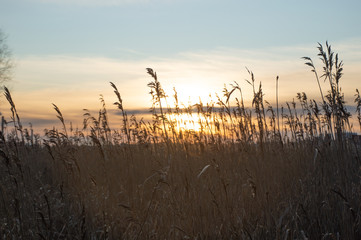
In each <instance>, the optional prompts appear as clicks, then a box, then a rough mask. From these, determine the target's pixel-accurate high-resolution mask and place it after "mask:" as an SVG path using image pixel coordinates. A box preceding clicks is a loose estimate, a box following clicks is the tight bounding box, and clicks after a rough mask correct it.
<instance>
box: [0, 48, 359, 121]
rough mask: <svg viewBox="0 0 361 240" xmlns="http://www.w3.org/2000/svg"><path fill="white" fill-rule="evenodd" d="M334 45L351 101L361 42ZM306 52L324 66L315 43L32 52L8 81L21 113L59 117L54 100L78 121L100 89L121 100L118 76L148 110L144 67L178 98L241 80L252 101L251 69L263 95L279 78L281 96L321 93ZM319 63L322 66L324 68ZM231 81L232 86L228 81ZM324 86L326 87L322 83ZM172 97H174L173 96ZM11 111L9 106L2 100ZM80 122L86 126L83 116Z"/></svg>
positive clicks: (126, 94) (125, 93)
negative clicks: (133, 52) (107, 54)
mask: <svg viewBox="0 0 361 240" xmlns="http://www.w3.org/2000/svg"><path fill="white" fill-rule="evenodd" d="M334 50H335V51H336V52H339V53H340V58H341V59H343V60H344V61H345V67H344V69H345V75H344V78H343V81H342V83H341V84H342V89H343V91H344V92H345V95H346V97H348V98H347V101H348V103H349V104H350V103H352V97H353V95H354V92H355V88H361V86H360V83H359V76H360V75H361V70H360V67H359V66H360V64H361V59H360V58H359V57H358V56H361V47H360V46H359V45H358V44H357V43H355V42H349V43H336V44H335V48H334ZM302 56H310V57H312V58H313V59H314V61H315V63H316V64H317V66H318V67H321V66H320V63H319V60H318V57H317V49H316V44H315V45H314V46H293V47H283V48H269V49H254V50H240V49H229V48H219V49H215V50H212V51H203V52H200V51H198V52H186V53H181V54H179V55H177V56H173V57H170V58H145V59H142V60H121V59H109V58H96V57H95V58H89V57H87V58H86V57H73V56H28V57H25V58H22V59H19V60H18V65H17V69H16V72H15V76H14V81H13V82H10V83H9V84H10V85H11V86H10V87H11V89H12V90H13V91H12V92H13V98H14V101H15V103H16V105H17V107H18V109H19V111H20V113H24V115H25V116H24V117H26V118H28V119H33V118H36V116H41V118H42V119H53V118H55V112H54V111H53V109H52V105H51V103H55V104H57V105H58V106H59V107H60V109H61V110H62V111H63V112H64V115H65V117H66V118H67V119H69V120H71V121H73V122H75V121H76V119H77V121H78V122H79V121H81V119H82V114H83V112H82V109H84V108H87V109H90V110H94V111H96V110H97V109H99V108H100V106H101V105H100V102H99V95H100V94H103V95H104V98H105V100H106V103H107V105H108V107H109V108H110V109H111V108H114V107H113V106H112V103H113V102H115V101H116V98H115V95H114V93H113V89H112V88H111V87H110V85H109V82H114V83H115V84H116V85H117V86H118V89H119V92H120V94H121V96H122V98H123V101H124V106H125V108H126V109H129V110H131V109H139V108H141V109H146V108H148V107H150V106H151V104H150V100H151V97H150V96H149V94H148V92H149V89H148V87H147V83H148V82H150V81H151V78H150V76H148V75H147V74H146V71H145V68H147V67H151V68H153V69H154V70H155V71H157V73H158V77H159V80H160V82H161V83H162V85H163V87H164V88H165V90H166V92H167V94H168V95H169V96H171V95H172V94H173V91H172V89H173V87H175V88H176V89H177V90H178V93H179V97H180V100H181V101H182V102H184V103H185V104H187V103H188V99H189V98H188V96H190V100H191V102H193V103H194V102H195V101H197V100H198V96H201V97H202V98H203V101H207V99H209V98H208V95H209V93H211V94H212V95H213V96H214V94H215V92H217V93H219V94H220V95H222V88H223V86H224V84H230V83H232V82H233V81H237V82H238V83H239V84H240V86H241V87H242V90H243V93H244V98H245V99H247V100H248V101H250V100H251V95H252V88H251V86H249V85H248V84H247V83H246V81H245V79H250V76H249V74H248V72H247V70H246V68H245V67H247V68H249V69H250V70H252V71H253V72H254V74H255V76H256V81H257V84H259V82H260V81H262V86H263V89H264V93H265V99H267V100H268V101H270V102H273V101H274V98H275V79H276V76H277V75H279V76H280V96H281V98H282V100H283V101H292V98H294V97H295V95H296V93H297V92H306V93H307V94H308V95H309V97H311V98H316V100H317V99H318V98H319V93H318V88H317V83H316V81H315V79H314V75H313V73H311V72H310V69H309V68H308V67H307V66H305V65H304V61H303V60H302V59H301V57H302ZM321 70H322V69H320V71H321ZM228 86H229V85H228ZM322 87H323V89H324V90H325V91H326V90H327V89H328V85H327V83H323V85H322ZM170 101H173V100H170ZM0 107H1V109H2V111H3V112H6V111H7V109H8V107H7V105H6V104H5V103H1V106H0ZM78 124H81V122H79V123H78Z"/></svg>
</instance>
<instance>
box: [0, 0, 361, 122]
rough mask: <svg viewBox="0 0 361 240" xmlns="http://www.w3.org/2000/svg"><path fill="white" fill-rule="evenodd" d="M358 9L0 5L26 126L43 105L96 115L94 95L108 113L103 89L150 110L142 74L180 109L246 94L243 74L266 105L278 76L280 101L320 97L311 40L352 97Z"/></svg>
mask: <svg viewBox="0 0 361 240" xmlns="http://www.w3.org/2000/svg"><path fill="white" fill-rule="evenodd" d="M360 9H361V1H330V0H329V1H293V0H288V1H279V0H278V1H265V0H263V1H261V0H260V1H243V0H238V1H236V0H217V1H216V0H213V1H212V0H208V1H206V0H0V28H1V29H2V31H3V32H4V33H6V34H7V35H8V38H7V43H8V45H9V47H10V48H11V49H12V52H13V58H14V60H15V63H16V67H15V69H14V75H13V81H12V82H9V83H7V84H8V85H9V86H10V88H11V89H12V91H13V95H14V96H15V97H14V98H15V101H16V102H17V105H18V108H20V110H21V111H22V112H23V115H24V116H25V117H26V118H27V119H29V121H30V120H31V119H33V120H34V119H35V118H39V117H41V118H42V119H43V120H44V121H45V120H47V119H49V118H52V117H53V115H54V113H53V111H52V106H51V103H56V104H58V105H59V106H60V108H61V109H62V110H63V111H64V112H66V114H67V116H68V117H69V118H70V119H71V118H77V117H79V116H80V117H81V115H82V112H81V110H82V109H83V108H88V109H98V108H99V107H100V104H99V100H98V98H99V94H103V95H104V96H105V99H106V101H107V100H108V102H109V105H111V103H112V102H113V101H114V100H115V99H114V96H113V95H114V94H113V92H112V89H111V88H110V86H109V81H112V82H114V83H115V84H116V85H117V86H118V88H119V89H120V93H121V95H122V96H123V99H124V102H125V104H126V106H129V108H142V107H149V96H148V92H149V90H148V88H147V86H146V85H147V83H148V82H149V81H150V78H149V77H148V76H147V74H146V72H145V68H147V67H152V68H154V69H155V70H156V71H157V72H158V75H159V76H160V80H161V82H162V84H163V86H164V87H165V88H166V90H168V91H171V89H172V88H173V87H176V88H177V89H178V91H179V92H180V94H181V100H183V101H184V102H187V101H188V100H190V99H191V100H192V101H196V100H197V99H198V96H201V97H202V98H207V96H208V95H209V93H212V94H214V92H218V93H220V92H221V91H222V87H223V85H224V84H228V83H232V82H233V81H238V82H239V83H240V85H241V86H242V87H243V88H244V89H245V92H246V93H245V94H246V96H247V91H248V90H250V89H248V88H249V86H248V85H247V84H246V83H245V81H244V80H245V79H247V78H249V76H248V73H247V71H246V70H245V67H248V68H249V69H251V70H252V71H253V72H254V73H255V75H256V78H257V80H258V81H262V84H263V86H264V87H265V93H266V96H265V97H266V99H268V100H269V101H270V102H272V99H274V80H275V77H276V76H277V75H279V76H280V94H281V96H282V98H283V99H284V100H288V101H291V100H292V98H293V97H294V96H295V95H296V93H297V92H301V91H305V92H307V93H308V94H309V95H311V97H315V98H319V96H318V92H317V91H318V90H317V85H316V82H315V80H314V78H313V75H312V73H310V71H309V69H308V68H307V67H306V66H304V64H303V61H302V60H301V59H300V58H301V57H302V56H310V57H313V58H314V60H315V62H316V63H317V62H318V61H317V49H316V46H317V42H321V43H324V42H325V41H326V40H328V41H329V42H330V43H331V45H332V46H333V49H334V50H335V51H336V52H339V53H340V57H341V59H343V60H344V62H345V75H344V84H343V89H344V91H345V93H346V95H348V96H351V97H352V96H353V94H354V90H355V88H360V87H361V85H360V84H359V82H360V81H359V77H358V76H360V74H361V70H360V69H361V68H360V66H361V65H360V64H361V14H360V13H359V11H360ZM250 94H251V93H249V96H250ZM169 95H171V93H169ZM189 96H190V97H191V98H189ZM349 101H351V98H350V99H349ZM0 108H1V109H2V111H5V110H4V109H5V108H6V105H5V104H4V103H1V105H0Z"/></svg>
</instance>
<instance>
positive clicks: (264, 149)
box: [0, 44, 361, 239]
mask: <svg viewBox="0 0 361 240" xmlns="http://www.w3.org/2000/svg"><path fill="white" fill-rule="evenodd" d="M319 53H320V56H321V57H322V58H323V63H324V64H325V68H324V74H323V76H321V78H326V79H327V80H328V81H329V82H330V90H329V91H328V93H327V94H326V95H325V97H324V95H323V93H322V89H321V88H320V91H321V94H322V99H323V102H322V103H317V102H316V101H314V100H309V99H307V96H306V94H305V93H300V94H298V95H297V96H298V97H297V98H298V101H299V102H298V103H296V102H291V103H288V104H287V105H286V106H285V108H283V107H282V108H281V109H278V106H277V109H276V110H274V109H273V108H272V106H270V105H269V104H267V102H266V101H265V100H264V99H263V93H262V87H261V84H259V85H258V84H256V80H255V77H254V75H253V73H252V72H249V73H250V77H251V78H250V81H249V84H250V85H251V86H252V89H253V93H254V98H253V103H252V106H250V107H249V108H247V107H245V105H244V103H243V102H244V101H243V98H242V91H241V88H240V87H239V86H238V85H237V84H234V85H233V86H232V89H230V90H228V89H226V88H225V89H224V91H223V96H220V97H218V102H210V103H205V104H204V103H199V104H197V105H195V106H188V107H186V108H180V107H179V106H180V104H179V103H178V100H177V93H176V92H175V95H174V99H173V100H174V107H172V108H171V107H169V104H167V102H169V101H170V100H169V99H168V98H167V96H166V94H165V93H164V91H163V90H162V87H161V84H160V82H159V80H158V78H157V75H156V73H155V72H154V71H153V70H152V69H147V72H148V73H149V74H150V75H151V77H152V82H150V83H149V85H148V86H149V87H150V88H151V94H152V96H153V105H152V107H151V111H152V114H153V120H152V121H151V122H149V123H146V122H144V121H142V120H137V119H136V117H135V116H131V117H130V118H128V115H127V113H126V110H125V108H124V106H123V103H122V99H121V97H120V94H119V92H118V90H117V88H116V86H115V85H114V84H111V86H112V87H113V89H114V92H115V94H116V97H117V102H116V103H115V105H116V106H117V108H118V109H119V110H120V111H121V117H122V120H123V121H122V126H121V128H120V130H111V129H110V128H109V124H108V115H107V111H106V108H105V104H104V100H103V99H102V100H101V101H102V103H103V108H102V109H101V110H100V111H99V115H98V116H92V115H91V114H90V112H89V111H86V112H85V114H84V129H83V130H74V129H70V128H67V126H66V124H65V121H64V118H63V116H62V114H61V111H60V109H59V108H58V107H57V106H56V105H54V109H55V110H56V112H57V117H58V118H59V120H60V121H61V123H62V129H61V130H57V129H53V130H48V131H47V133H46V136H44V137H43V138H37V137H36V135H34V134H33V133H32V131H31V130H28V129H23V127H22V125H21V121H20V117H19V115H18V113H17V111H16V107H15V104H14V102H13V100H12V98H11V94H10V92H9V91H8V90H7V89H5V95H6V98H7V100H8V101H9V103H10V105H11V111H12V116H11V118H12V125H13V126H12V127H11V126H10V124H8V125H6V124H5V125H4V126H3V128H2V134H1V141H0V147H1V148H0V155H1V163H0V164H1V168H0V171H1V173H0V176H1V177H0V193H1V194H0V195H1V199H0V212H1V214H0V216H1V218H0V234H1V238H3V239H360V238H361V232H360V229H361V224H360V220H361V218H360V217H361V213H360V210H361V208H360V198H361V189H360V186H361V185H360V156H359V151H360V143H359V142H357V141H355V139H353V138H349V137H348V136H347V135H346V134H345V133H346V132H347V131H349V130H350V129H349V118H350V114H349V113H348V112H347V110H346V108H345V103H344V100H343V94H342V92H341V90H340V89H341V88H340V85H339V80H340V78H341V75H342V62H341V63H340V62H339V61H338V57H337V55H334V54H333V52H332V51H331V47H330V46H329V45H328V44H326V51H324V50H323V49H322V46H321V45H320V46H319ZM305 59H306V61H307V62H306V64H307V65H310V66H311V67H312V70H313V71H314V72H315V73H316V77H317V81H319V79H318V75H317V72H316V69H315V68H314V66H313V62H312V60H311V59H310V58H305ZM277 80H278V78H277ZM236 94H239V95H236ZM236 96H237V97H236ZM232 97H233V98H234V99H235V101H236V105H235V106H231V105H230V102H231V99H233V98H232ZM355 102H356V104H357V109H358V110H359V108H360V96H359V94H358V92H357V94H356V99H355ZM182 114H185V115H187V114H188V115H191V114H193V115H196V116H198V118H197V119H201V120H200V121H199V123H197V124H199V126H200V127H199V129H198V130H199V131H192V130H189V129H188V130H187V129H184V128H182V125H181V124H182V122H181V121H180V120H179V118H177V116H178V117H179V116H182ZM358 115H360V111H358ZM358 117H359V116H358ZM177 119H178V120H177ZM358 119H360V117H359V118H358ZM3 123H4V122H3ZM360 123H361V121H360ZM280 125H281V126H283V127H280ZM360 125H361V124H360ZM5 133H6V134H5Z"/></svg>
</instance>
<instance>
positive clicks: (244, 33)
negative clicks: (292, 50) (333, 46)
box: [0, 0, 361, 59]
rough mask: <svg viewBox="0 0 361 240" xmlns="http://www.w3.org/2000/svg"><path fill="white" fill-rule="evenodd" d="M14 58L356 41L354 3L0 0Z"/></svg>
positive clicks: (360, 21)
mask: <svg viewBox="0 0 361 240" xmlns="http://www.w3.org/2000/svg"><path fill="white" fill-rule="evenodd" d="M0 3H1V8H0V26H1V28H2V29H3V30H4V31H5V32H6V33H7V34H8V35H9V44H10V45H11V46H12V47H13V49H14V52H15V53H16V54H17V55H19V56H23V55H54V54H70V55H78V56H101V57H112V58H121V59H124V58H129V57H132V58H142V57H147V56H172V55H175V54H177V53H179V52H184V51H198V50H210V49H214V48H219V47H229V48H241V49H254V48H257V49H259V48H264V47H274V46H284V45H287V46H289V45H299V44H315V43H316V42H318V41H320V42H324V41H326V40H329V41H331V42H333V41H338V40H343V39H349V38H359V37H360V36H361V31H360V30H361V29H360V25H361V17H360V14H359V10H360V9H361V2H360V1H294V0H288V1H279V0H278V1H242V0H222V1H214V0H213V1H212V0H183V1H181V0H148V1H147V0H144V1H142V0H134V1H132V0H128V1H126V0H113V1H111V0H103V1H101V0H89V1H86V0H72V1H71V0H1V1H0Z"/></svg>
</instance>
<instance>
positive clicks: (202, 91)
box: [172, 83, 215, 106]
mask: <svg viewBox="0 0 361 240" xmlns="http://www.w3.org/2000/svg"><path fill="white" fill-rule="evenodd" d="M174 89H175V90H176V92H177V97H178V103H179V104H180V105H183V106H188V105H189V104H191V105H193V104H197V103H200V101H202V102H203V103H207V102H210V101H214V100H215V99H214V96H215V94H214V93H212V89H211V88H210V87H209V86H205V85H201V84H197V83H194V84H192V85H186V84H177V85H176V86H175V87H174ZM172 95H174V90H173V94H172Z"/></svg>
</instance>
